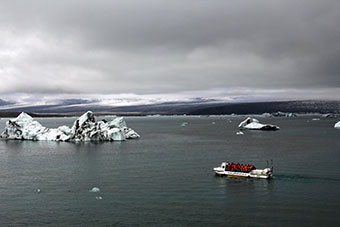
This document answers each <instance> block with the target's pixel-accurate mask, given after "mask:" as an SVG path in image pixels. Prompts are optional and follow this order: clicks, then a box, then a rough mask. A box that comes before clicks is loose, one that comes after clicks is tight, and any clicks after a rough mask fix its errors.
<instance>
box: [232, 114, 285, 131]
mask: <svg viewBox="0 0 340 227" xmlns="http://www.w3.org/2000/svg"><path fill="white" fill-rule="evenodd" d="M238 127H239V128H240V129H253V130H278V129H280V128H279V127H278V126H276V125H270V124H261V123H260V122H259V121H258V120H257V119H255V118H251V117H248V118H247V119H245V120H244V121H242V122H241V123H240V124H239V125H238Z"/></svg>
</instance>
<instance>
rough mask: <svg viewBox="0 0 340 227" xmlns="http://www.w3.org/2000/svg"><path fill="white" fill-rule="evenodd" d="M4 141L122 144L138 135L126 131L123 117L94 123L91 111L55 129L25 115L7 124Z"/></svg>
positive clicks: (129, 130)
mask: <svg viewBox="0 0 340 227" xmlns="http://www.w3.org/2000/svg"><path fill="white" fill-rule="evenodd" d="M0 137H1V138H4V139H17V140H51V141H75V142H78V141H115V140H118V141H122V140H126V139H136V138H139V137H140V136H139V134H138V133H137V132H135V131H134V130H132V129H131V128H128V127H127V125H126V123H125V121H124V119H123V117H117V118H115V119H113V120H112V121H110V122H106V121H105V120H102V121H98V122H96V121H95V116H94V114H93V112H92V111H88V112H86V113H84V114H83V115H82V116H80V117H79V118H78V119H77V120H76V121H75V122H74V123H73V125H72V127H71V128H69V127H67V126H60V127H58V128H46V127H44V126H42V125H41V124H40V123H39V122H37V121H35V120H33V118H32V117H31V116H30V115H28V114H26V113H24V112H23V113H21V114H20V115H19V116H18V117H17V118H15V119H13V120H8V121H7V122H6V127H5V130H4V131H3V132H2V133H1V135H0Z"/></svg>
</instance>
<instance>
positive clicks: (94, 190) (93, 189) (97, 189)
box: [89, 187, 100, 192]
mask: <svg viewBox="0 0 340 227" xmlns="http://www.w3.org/2000/svg"><path fill="white" fill-rule="evenodd" d="M89 192H100V189H99V188H97V187H93V188H92V189H91V190H90V191H89Z"/></svg>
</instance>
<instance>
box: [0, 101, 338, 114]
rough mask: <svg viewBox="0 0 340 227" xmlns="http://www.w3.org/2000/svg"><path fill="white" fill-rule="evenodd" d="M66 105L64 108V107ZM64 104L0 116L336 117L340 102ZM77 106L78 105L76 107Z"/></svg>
mask: <svg viewBox="0 0 340 227" xmlns="http://www.w3.org/2000/svg"><path fill="white" fill-rule="evenodd" d="M65 103H66V105H65ZM63 104H64V105H42V106H30V107H20V108H12V109H2V110H1V111H0V117H13V116H16V115H18V113H20V112H28V113H33V115H34V116H64V115H67V116H70V115H79V113H83V112H86V111H88V110H91V111H93V112H97V113H103V114H104V113H105V114H108V113H111V114H117V115H151V114H164V115H174V114H187V115H222V114H262V113H274V112H278V111H281V112H288V113H300V114H301V113H334V114H340V101H278V102H249V103H244V102H243V103H226V102H218V101H216V100H195V101H192V102H167V103H160V104H151V105H135V106H121V107H112V106H101V105H96V103H95V102H87V103H86V102H83V101H81V102H80V103H78V102H77V100H72V102H67V101H65V102H64V103H63ZM77 104H79V105H77Z"/></svg>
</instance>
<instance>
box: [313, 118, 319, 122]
mask: <svg viewBox="0 0 340 227" xmlns="http://www.w3.org/2000/svg"><path fill="white" fill-rule="evenodd" d="M312 121H320V118H313V119H312Z"/></svg>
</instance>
